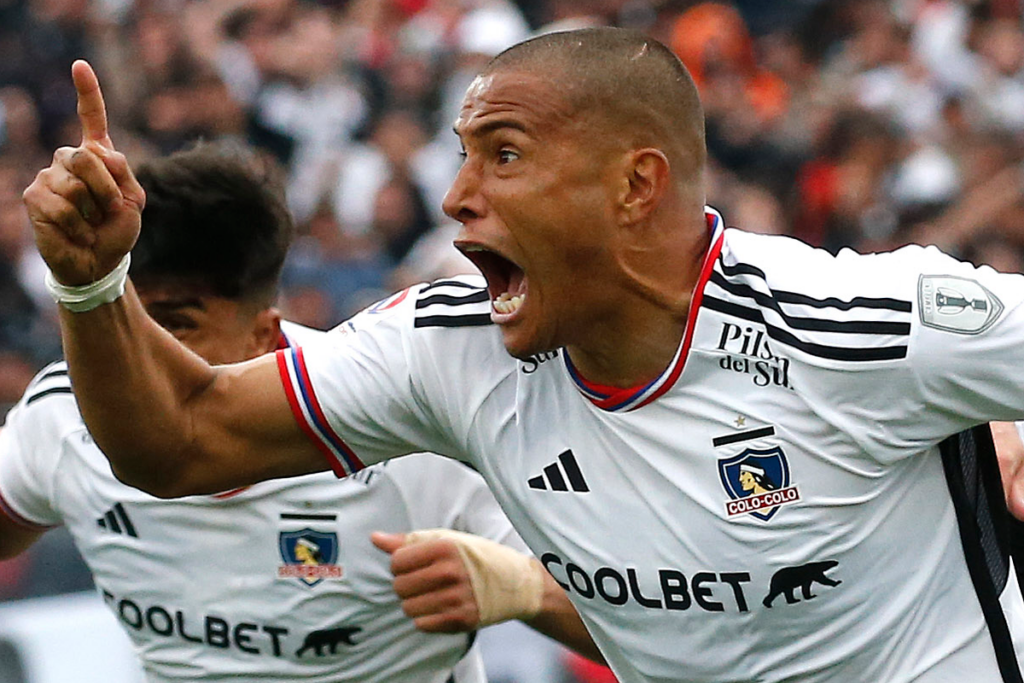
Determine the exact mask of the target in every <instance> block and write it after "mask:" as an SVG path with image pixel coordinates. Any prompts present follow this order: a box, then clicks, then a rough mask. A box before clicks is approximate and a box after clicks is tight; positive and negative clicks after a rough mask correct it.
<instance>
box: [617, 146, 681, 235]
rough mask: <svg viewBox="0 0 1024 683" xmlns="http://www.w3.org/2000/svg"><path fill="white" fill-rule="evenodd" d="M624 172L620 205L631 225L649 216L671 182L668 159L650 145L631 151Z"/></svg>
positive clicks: (625, 218)
mask: <svg viewBox="0 0 1024 683" xmlns="http://www.w3.org/2000/svg"><path fill="white" fill-rule="evenodd" d="M625 171H626V173H625V182H624V183H623V184H622V186H621V187H622V190H623V191H622V193H621V195H620V197H619V207H618V208H619V213H620V218H621V220H622V222H623V223H624V224H627V225H629V224H634V223H637V222H639V221H641V220H643V219H644V218H646V217H647V216H648V215H649V214H650V213H651V211H653V210H654V209H655V207H657V206H658V204H659V203H660V201H661V198H662V196H663V195H664V194H665V191H666V189H667V188H668V183H669V163H668V158H666V157H665V154H664V153H663V152H662V151H661V150H659V149H654V148H651V147H647V148H644V149H636V150H632V151H631V152H630V153H629V155H628V157H627V159H626V167H625Z"/></svg>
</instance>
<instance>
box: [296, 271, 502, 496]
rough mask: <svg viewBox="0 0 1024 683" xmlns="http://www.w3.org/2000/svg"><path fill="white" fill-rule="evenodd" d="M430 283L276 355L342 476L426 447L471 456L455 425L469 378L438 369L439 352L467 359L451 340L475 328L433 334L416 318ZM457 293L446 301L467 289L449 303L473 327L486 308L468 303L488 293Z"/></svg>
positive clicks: (305, 425)
mask: <svg viewBox="0 0 1024 683" xmlns="http://www.w3.org/2000/svg"><path fill="white" fill-rule="evenodd" d="M429 287H431V286H422V285H420V286H417V287H415V288H412V289H408V290H404V291H402V292H399V293H398V294H395V295H393V296H392V297H390V298H388V299H385V300H383V301H381V302H378V303H377V304H374V305H373V306H371V307H370V308H368V309H366V310H365V311H363V312H361V313H359V314H357V315H356V316H355V317H353V318H352V319H351V320H349V321H346V322H345V323H343V324H342V325H340V326H339V327H338V328H336V329H334V330H332V331H331V332H329V333H327V334H325V335H322V336H321V337H320V338H318V339H317V340H316V341H315V342H314V343H309V344H306V345H303V346H301V347H298V348H291V349H286V350H281V351H278V352H277V363H278V370H279V374H280V377H281V381H282V383H283V385H284V390H285V394H286V395H287V397H288V401H289V404H290V405H291V409H292V413H293V414H294V416H295V419H296V421H297V422H298V424H299V427H300V428H301V429H302V430H303V431H304V432H305V433H306V434H307V436H309V438H310V439H311V440H312V441H313V443H314V444H315V445H316V447H317V448H318V449H320V451H321V452H322V453H323V454H324V456H325V457H326V458H327V460H328V462H329V464H330V465H331V468H332V469H333V470H334V472H335V473H336V474H337V475H339V476H345V475H347V474H351V473H352V472H355V471H357V470H359V469H361V468H363V467H364V466H367V465H372V464H375V463H378V462H381V461H383V460H386V459H389V458H392V457H396V456H400V455H406V454H409V453H415V452H420V451H432V452H435V453H441V454H443V455H447V456H450V457H454V458H458V459H466V458H467V455H466V454H465V452H464V450H465V449H464V448H462V447H461V446H460V445H459V444H460V443H461V441H460V440H459V439H458V438H457V437H456V436H455V435H454V430H453V429H452V427H451V421H452V420H454V419H458V416H459V415H460V409H461V408H462V407H463V406H462V404H460V403H459V401H460V400H461V398H459V397H461V396H464V392H463V388H464V387H463V386H462V383H463V381H464V378H463V377H460V376H453V375H452V373H451V371H450V370H451V368H450V367H448V366H446V367H445V368H443V369H439V367H438V361H437V358H438V357H443V358H446V359H448V360H446V361H443V362H447V363H452V362H454V361H452V360H451V358H452V357H457V358H461V357H462V356H461V355H460V350H459V349H458V348H454V347H449V346H444V345H445V344H454V343H458V340H460V339H462V340H464V339H465V338H466V335H467V332H466V330H467V329H469V328H467V327H451V328H447V330H446V331H447V332H448V334H430V332H429V331H428V330H427V329H426V328H425V327H424V320H423V319H422V318H417V316H418V315H420V316H421V315H422V311H423V310H424V307H423V306H422V305H421V304H422V302H423V301H424V300H425V299H423V298H420V297H421V292H420V289H429ZM452 289H454V290H456V293H455V294H454V295H452V296H451V297H447V296H446V300H448V301H451V300H454V301H460V299H459V296H460V295H461V296H462V297H463V298H464V299H465V300H466V301H467V302H468V304H466V305H460V304H448V305H449V307H450V308H454V309H456V311H457V314H458V315H461V316H466V317H465V318H456V320H457V321H461V320H463V319H468V320H469V321H471V322H473V323H475V322H476V321H477V320H478V319H479V318H480V314H479V313H473V312H470V313H468V314H467V313H466V311H465V309H466V308H467V307H474V306H477V307H478V306H479V302H480V301H482V299H481V297H480V296H479V294H480V291H482V290H480V289H477V288H469V287H452ZM463 292H465V294H463ZM435 296H436V295H435ZM486 305H487V304H486V302H484V306H486ZM470 316H475V317H470ZM487 320H488V319H487V317H486V312H485V315H484V322H486V321H487ZM435 329H436V328H431V330H430V331H434V330H435ZM428 338H429V339H430V340H432V341H425V340H427V339H428ZM431 345H432V346H431ZM442 346H443V348H441V347H442ZM466 362H468V361H466ZM461 412H464V411H461Z"/></svg>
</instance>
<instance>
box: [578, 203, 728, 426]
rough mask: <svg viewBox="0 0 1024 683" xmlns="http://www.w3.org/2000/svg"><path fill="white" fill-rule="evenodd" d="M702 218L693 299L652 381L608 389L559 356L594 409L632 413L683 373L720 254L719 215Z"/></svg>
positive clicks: (708, 212) (722, 226)
mask: <svg viewBox="0 0 1024 683" xmlns="http://www.w3.org/2000/svg"><path fill="white" fill-rule="evenodd" d="M704 218H705V220H706V221H707V226H708V232H710V233H711V247H710V248H709V249H708V253H707V254H705V256H704V264H703V265H702V266H701V271H700V277H699V278H698V280H697V284H696V286H695V287H694V288H693V296H692V297H691V298H690V310H689V312H688V313H687V316H686V330H685V332H684V333H683V339H682V341H681V342H680V344H679V348H678V349H677V350H676V355H675V357H674V358H673V359H672V362H671V363H669V365H668V367H667V368H665V370H664V371H663V372H662V373H661V374H660V375H659V376H658V377H656V378H654V379H653V380H652V381H650V382H648V383H647V384H643V385H639V386H635V387H630V388H628V389H619V388H616V387H608V386H604V385H601V384H595V383H594V382H590V381H587V380H586V379H585V378H584V377H583V376H582V375H580V373H579V371H578V370H577V369H576V367H575V366H574V365H573V364H572V359H571V358H569V354H568V353H567V352H563V353H562V358H563V359H565V367H566V369H567V370H568V371H569V376H570V377H571V378H572V381H573V383H574V384H575V385H576V388H577V389H579V390H580V393H582V394H583V395H584V396H586V397H587V399H588V400H589V401H590V402H591V403H593V404H594V405H595V406H597V407H598V408H600V409H602V410H607V411H609V412H616V413H619V412H627V411H630V410H636V409H637V408H641V407H643V406H645V405H647V404H648V403H651V402H652V401H654V400H656V399H657V398H658V397H659V396H662V395H663V394H664V393H665V392H667V391H668V390H669V389H671V388H672V386H673V385H674V384H675V383H676V380H678V379H679V376H680V375H682V374H683V366H684V365H686V358H687V356H688V354H689V351H690V343H691V342H692V340H693V328H694V327H695V326H696V324H697V313H698V311H699V310H700V305H701V301H702V300H703V298H704V286H705V285H706V284H707V282H708V279H709V278H710V277H711V271H712V270H713V269H714V265H715V260H716V259H717V258H718V255H719V254H720V253H721V251H722V237H723V235H724V234H725V223H724V222H723V221H722V216H721V215H720V214H719V213H718V212H717V211H715V210H714V209H712V208H711V207H710V206H705V207H704Z"/></svg>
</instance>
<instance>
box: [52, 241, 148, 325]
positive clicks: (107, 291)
mask: <svg viewBox="0 0 1024 683" xmlns="http://www.w3.org/2000/svg"><path fill="white" fill-rule="evenodd" d="M131 262H132V255H131V252H129V253H127V254H125V255H124V258H123V259H121V262H120V263H118V264H117V266H116V267H115V268H114V269H113V270H112V271H110V272H109V273H107V274H106V275H104V276H103V277H101V278H100V279H99V280H96V282H90V283H89V284H87V285H81V286H79V287H68V286H67V285H62V284H61V283H59V282H57V280H56V278H54V277H53V273H52V272H50V271H49V270H47V271H46V289H48V290H49V291H50V296H52V297H53V300H54V301H56V302H57V303H58V304H60V305H61V306H63V307H64V308H66V309H68V310H69V311H71V312H72V313H84V312H86V311H91V310H92V309H94V308H96V307H97V306H102V305H103V304H109V303H112V302H114V301H117V300H118V299H120V298H121V297H122V296H123V295H124V287H125V282H127V280H128V266H129V265H131Z"/></svg>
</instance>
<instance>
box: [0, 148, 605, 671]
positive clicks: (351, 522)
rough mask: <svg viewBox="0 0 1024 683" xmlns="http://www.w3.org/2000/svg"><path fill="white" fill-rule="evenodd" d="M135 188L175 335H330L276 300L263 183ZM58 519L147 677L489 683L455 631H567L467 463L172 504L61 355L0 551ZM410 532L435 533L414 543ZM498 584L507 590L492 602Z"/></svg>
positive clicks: (262, 343)
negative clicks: (148, 481) (127, 467)
mask: <svg viewBox="0 0 1024 683" xmlns="http://www.w3.org/2000/svg"><path fill="white" fill-rule="evenodd" d="M138 180H139V183H140V185H141V187H142V188H144V190H145V192H146V197H147V200H146V208H145V210H144V211H143V214H142V221H143V225H144V229H143V230H142V232H141V233H140V236H139V240H138V242H137V243H136V244H135V247H134V249H133V257H134V258H133V261H132V265H131V274H132V279H133V281H134V282H135V284H136V287H137V288H138V292H139V296H140V298H141V300H142V301H143V302H144V305H145V308H146V310H147V311H148V312H149V314H150V315H151V316H152V317H153V319H154V320H156V321H157V322H158V323H159V325H160V326H161V327H162V328H163V329H164V330H166V333H167V334H166V336H165V338H166V339H167V340H171V339H177V340H180V341H181V342H183V343H184V345H185V346H187V347H188V348H189V349H191V350H192V351H194V352H196V353H197V354H198V357H202V358H204V359H205V360H207V361H209V362H215V363H229V362H237V361H243V360H246V359H249V358H255V357H256V356H258V355H260V354H262V353H266V352H270V351H273V350H275V349H279V348H295V347H296V345H298V344H304V343H315V342H317V341H318V338H319V337H320V336H321V335H322V333H320V332H316V331H314V330H310V329H307V328H303V327H300V326H297V325H294V324H290V323H287V322H281V321H280V316H279V314H278V313H277V311H276V309H275V308H273V303H274V300H275V298H276V295H277V287H278V276H279V274H280V270H281V266H282V264H283V262H284V257H285V253H286V251H287V249H288V246H289V244H290V241H291V235H292V228H291V221H290V218H289V216H288V213H287V210H286V208H285V205H284V202H283V198H282V197H281V194H280V192H279V191H277V189H276V185H275V184H274V183H273V182H272V181H271V178H270V176H268V175H266V174H264V173H261V172H259V170H258V169H257V168H256V167H254V166H253V165H252V164H251V163H249V161H248V160H247V158H246V155H245V154H243V153H242V152H241V151H239V150H234V151H233V150H232V149H230V148H227V147H224V146H216V145H201V146H198V147H195V148H193V149H190V150H188V151H184V152H180V153H177V154H175V155H172V156H170V157H168V158H164V159H157V160H154V161H152V162H149V163H147V164H145V165H144V166H142V167H141V168H140V169H139V171H138ZM64 181H65V182H66V183H68V184H69V185H74V184H75V183H74V181H73V179H72V178H70V177H66V178H64ZM66 186H67V185H65V187H66ZM140 196H141V195H140ZM77 200H78V201H86V200H85V197H84V196H83V195H78V196H77ZM139 370H140V371H143V372H145V371H146V369H145V368H144V367H140V368H139ZM143 447H144V446H143ZM60 524H64V525H67V527H68V529H69V530H70V531H71V533H72V535H73V536H74V538H75V540H76V542H77V545H78V547H79V548H80V549H81V551H82V554H83V556H84V558H85V560H86V562H87V563H88V565H89V567H90V569H91V570H92V572H93V575H94V577H95V580H96V584H97V587H98V588H99V590H100V591H101V592H102V595H103V597H104V599H105V600H106V602H107V604H108V605H109V607H110V608H111V610H113V612H114V613H115V615H116V616H117V617H118V619H119V620H120V621H121V623H122V625H123V626H124V627H125V630H126V631H127V632H128V634H129V636H130V637H131V638H132V640H133V641H134V643H135V646H136V649H137V651H138V652H139V654H140V656H141V659H142V663H143V665H144V667H145V669H146V672H147V675H148V677H149V679H150V680H152V681H183V680H196V679H197V677H199V678H202V680H226V679H228V678H231V679H233V680H234V679H244V680H255V679H257V678H258V679H259V680H268V681H291V680H302V681H325V682H326V681H330V682H331V683H337V682H338V681H359V682H361V683H362V682H366V681H380V682H381V683H385V682H386V683H395V682H396V681H408V682H409V683H413V682H416V683H421V682H422V681H438V682H439V683H440V682H442V681H458V682H466V683H469V682H482V681H484V680H486V679H485V677H484V673H483V667H482V662H481V659H480V656H479V653H478V651H477V650H478V648H473V647H472V645H473V636H472V635H467V634H466V633H455V632H456V631H462V630H468V631H470V632H472V631H473V630H474V629H475V628H476V627H477V626H479V625H483V624H487V623H494V622H496V621H500V620H503V619H507V618H511V617H524V618H531V619H532V620H531V623H532V624H533V625H534V626H536V627H537V628H539V629H541V630H544V626H545V624H546V623H548V622H552V621H557V622H559V623H560V622H561V621H568V622H569V623H570V624H571V623H572V620H573V619H574V617H573V615H572V614H571V611H572V610H571V607H570V606H569V605H568V602H567V600H566V599H565V596H564V593H563V592H562V591H561V589H560V588H558V586H557V585H555V584H554V582H553V581H552V580H551V579H550V578H545V574H544V572H543V570H541V569H540V568H539V565H538V564H537V561H536V560H532V559H529V558H527V557H525V556H523V555H521V554H520V553H518V552H517V551H515V550H513V549H512V548H507V547H505V546H504V545H499V544H498V543H495V541H498V542H500V543H503V544H511V545H512V546H513V547H515V548H521V541H519V539H518V537H517V536H516V535H515V533H514V532H513V531H512V529H511V527H510V525H509V523H508V520H507V519H506V518H505V517H504V515H503V514H502V513H501V511H500V510H499V509H498V507H497V504H496V503H495V501H494V498H493V497H492V496H491V495H490V493H489V492H488V491H487V489H486V486H485V485H484V483H483V480H482V479H481V478H480V476H479V475H477V474H476V473H475V472H473V471H471V470H470V469H469V468H467V467H465V466H463V465H461V464H459V463H457V462H454V461H451V460H448V459H445V458H440V457H438V456H433V455H416V456H413V457H411V458H407V459H404V460H401V461H396V462H394V463H387V466H386V467H372V468H368V469H366V470H363V472H362V473H360V475H358V476H356V477H352V478H350V479H348V480H346V481H345V483H344V484H343V485H341V486H339V485H338V483H337V482H336V481H335V478H334V477H333V476H332V475H331V474H330V473H322V474H312V475H308V476H303V477H297V478H291V479H284V480H280V481H273V482H265V483H262V484H260V485H257V486H253V487H249V488H243V489H236V490H232V491H227V492H222V493H219V494H217V495H208V496H195V497H191V498H187V499H183V500H161V499H159V498H154V497H153V496H150V495H148V494H145V493H143V492H141V491H139V490H137V489H134V488H131V487H130V486H126V485H125V484H122V483H121V482H119V481H118V480H117V479H116V478H115V477H114V475H113V474H112V473H111V471H110V466H109V465H108V463H107V461H106V459H105V458H104V457H103V454H102V453H101V452H100V451H99V449H98V448H97V447H96V445H95V444H94V442H93V439H92V437H91V436H90V434H89V432H88V431H87V429H86V426H85V424H84V423H83V422H82V417H81V415H80V414H79V411H78V407H77V405H76V402H75V396H74V395H73V393H72V387H71V383H70V381H69V378H68V369H67V366H66V364H65V363H56V364H54V365H51V366H49V367H47V368H45V369H44V370H43V371H42V372H40V374H39V375H38V377H37V378H36V379H35V381H33V383H32V384H31V385H30V386H29V388H28V390H27V392H26V394H25V396H24V398H23V399H22V400H21V402H20V403H19V404H18V405H17V406H16V407H15V408H14V409H13V410H12V411H11V413H10V415H9V416H8V419H7V424H6V426H5V427H4V429H3V431H2V432H0V557H4V558H6V557H11V556H13V555H14V554H17V553H18V552H20V551H21V550H22V549H24V548H25V547H27V546H28V545H30V544H31V543H32V542H34V541H35V540H36V539H37V538H38V537H39V535H40V534H42V533H43V532H44V531H45V530H46V529H48V528H51V527H53V526H57V525H60ZM419 528H431V529H434V530H432V531H427V532H421V531H418V532H416V533H415V534H413V535H412V536H411V537H409V538H407V537H406V535H405V534H406V532H410V531H413V530H414V529H419ZM374 530H382V531H386V532H391V533H389V534H378V535H376V536H375V537H374V538H373V540H372V541H371V532H372V531H374ZM459 531H461V532H469V533H471V534H477V535H479V536H482V537H484V538H481V537H478V536H472V535H469V534H468V533H458V532H459ZM487 539H492V540H487ZM374 545H376V546H378V548H380V549H378V548H375V547H374ZM382 550H384V551H386V552H382ZM388 553H393V555H389V554H388ZM463 556H465V557H466V558H467V559H468V561H467V562H466V565H465V566H464V565H463V559H462V558H463ZM391 568H394V569H395V570H396V572H397V573H398V578H397V580H396V585H395V588H396V589H397V590H398V594H396V593H395V592H394V591H393V590H392V580H393V577H392V575H391V571H390V569H391ZM467 570H468V571H467ZM495 582H498V584H499V585H501V586H503V587H506V588H511V589H514V595H510V596H502V595H500V594H498V595H496V596H495V595H494V593H495V591H494V589H493V588H492V587H491V586H492V584H494V583H495ZM502 582H504V583H502ZM551 604H554V605H555V606H556V609H557V608H558V607H561V609H563V610H564V615H563V614H557V613H556V614H554V615H552V613H551ZM403 608H404V610H405V611H406V612H407V613H408V614H409V616H412V617H415V618H416V620H415V623H414V621H413V620H412V619H410V618H408V617H407V616H406V614H403ZM417 626H420V627H422V628H423V629H426V630H430V631H442V632H445V631H447V632H451V633H425V632H422V631H420V630H418V629H417V628H416V627H417ZM577 633H578V634H579V638H580V639H581V640H580V642H579V643H572V642H571V643H570V644H573V645H577V646H580V645H581V644H582V647H583V648H584V649H585V648H586V642H587V641H588V638H587V636H586V632H585V630H584V629H583V628H582V625H578V626H577ZM555 635H559V634H558V633H555Z"/></svg>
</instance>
